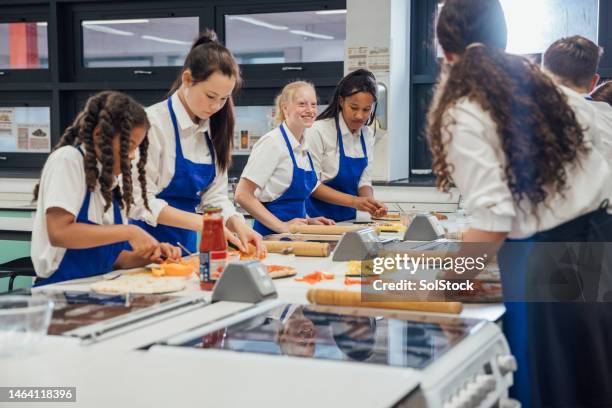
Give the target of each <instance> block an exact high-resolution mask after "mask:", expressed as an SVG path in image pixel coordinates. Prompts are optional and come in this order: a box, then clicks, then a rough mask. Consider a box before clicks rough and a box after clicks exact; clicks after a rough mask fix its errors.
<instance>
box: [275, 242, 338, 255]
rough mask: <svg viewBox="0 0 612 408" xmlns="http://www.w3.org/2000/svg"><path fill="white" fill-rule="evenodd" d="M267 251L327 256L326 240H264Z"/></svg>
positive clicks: (327, 245) (327, 246)
mask: <svg viewBox="0 0 612 408" xmlns="http://www.w3.org/2000/svg"><path fill="white" fill-rule="evenodd" d="M263 243H264V245H265V246H266V248H267V249H268V252H272V253H290V254H294V255H297V256H320V257H326V256H329V244H328V243H327V242H300V241H264V242H263Z"/></svg>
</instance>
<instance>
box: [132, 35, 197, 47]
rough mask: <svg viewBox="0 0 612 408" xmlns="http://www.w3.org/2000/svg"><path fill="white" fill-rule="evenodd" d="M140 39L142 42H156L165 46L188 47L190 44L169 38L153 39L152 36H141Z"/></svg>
mask: <svg viewBox="0 0 612 408" xmlns="http://www.w3.org/2000/svg"><path fill="white" fill-rule="evenodd" d="M140 38H142V39H143V40H151V41H157V42H161V43H166V44H178V45H190V44H191V43H190V42H187V41H180V40H172V39H170V38H162V37H155V36H152V35H143V36H141V37H140Z"/></svg>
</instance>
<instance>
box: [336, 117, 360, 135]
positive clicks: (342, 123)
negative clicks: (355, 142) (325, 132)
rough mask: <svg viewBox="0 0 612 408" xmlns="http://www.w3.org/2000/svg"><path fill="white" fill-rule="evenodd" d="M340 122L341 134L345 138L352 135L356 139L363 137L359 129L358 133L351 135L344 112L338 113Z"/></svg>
mask: <svg viewBox="0 0 612 408" xmlns="http://www.w3.org/2000/svg"><path fill="white" fill-rule="evenodd" d="M338 122H339V123H340V133H342V136H345V135H352V136H355V137H359V136H361V128H359V129H358V130H357V132H356V133H351V131H350V130H349V128H348V125H347V124H346V122H345V121H344V116H343V115H342V112H338Z"/></svg>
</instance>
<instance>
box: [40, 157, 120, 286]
mask: <svg viewBox="0 0 612 408" xmlns="http://www.w3.org/2000/svg"><path fill="white" fill-rule="evenodd" d="M101 168H102V166H101V165H100V163H98V169H99V170H101ZM117 182H118V181H117V180H116V181H115V185H116V183H117ZM86 192H87V184H86V182H85V166H84V163H83V156H82V155H81V153H80V152H79V151H78V150H77V149H76V148H75V147H73V146H64V147H60V148H59V149H57V150H56V151H54V152H53V153H51V154H50V155H49V158H48V159H47V162H46V163H45V167H44V168H43V171H42V175H41V178H40V187H39V190H38V201H37V203H36V214H35V215H34V224H33V226H32V249H31V257H32V263H33V264H34V269H35V270H36V275H37V276H39V277H41V278H47V277H49V276H51V275H52V274H53V272H55V271H56V270H57V268H58V267H59V264H60V262H61V261H62V259H63V258H64V254H65V253H66V248H59V247H55V246H53V245H51V242H50V241H49V234H48V233H47V217H46V213H47V210H48V209H49V208H54V207H57V208H61V209H63V210H66V211H68V212H69V213H70V214H72V215H74V217H75V218H76V217H77V215H78V214H79V211H80V209H81V206H82V205H83V200H84V199H85V194H86ZM105 205H106V201H105V200H104V197H103V196H102V194H101V193H100V186H99V185H98V186H96V188H95V190H94V191H93V192H92V194H91V198H90V202H89V213H88V218H89V220H90V221H91V222H94V223H96V224H105V225H112V224H114V214H113V211H114V210H113V205H112V204H111V206H110V208H109V209H108V210H107V211H104V206H105ZM121 215H122V218H123V222H124V223H125V222H126V220H127V217H126V216H125V213H123V212H122V214H121Z"/></svg>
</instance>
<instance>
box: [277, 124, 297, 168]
mask: <svg viewBox="0 0 612 408" xmlns="http://www.w3.org/2000/svg"><path fill="white" fill-rule="evenodd" d="M280 130H281V133H282V135H283V138H284V139H285V143H286V144H287V149H289V155H290V156H291V161H292V162H293V168H296V167H298V165H297V161H295V156H294V155H293V149H292V148H291V143H289V138H288V137H287V132H285V128H284V127H283V124H282V123H281V125H280Z"/></svg>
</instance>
